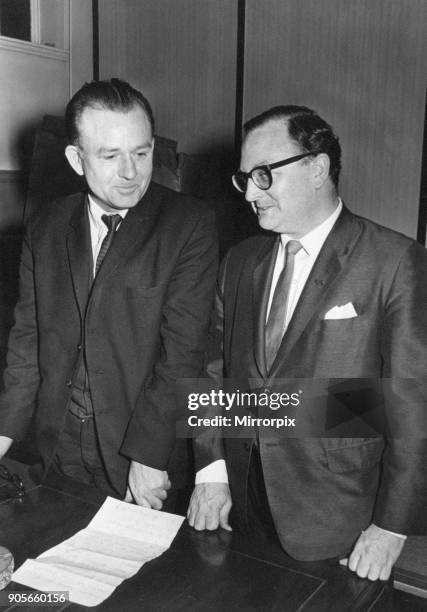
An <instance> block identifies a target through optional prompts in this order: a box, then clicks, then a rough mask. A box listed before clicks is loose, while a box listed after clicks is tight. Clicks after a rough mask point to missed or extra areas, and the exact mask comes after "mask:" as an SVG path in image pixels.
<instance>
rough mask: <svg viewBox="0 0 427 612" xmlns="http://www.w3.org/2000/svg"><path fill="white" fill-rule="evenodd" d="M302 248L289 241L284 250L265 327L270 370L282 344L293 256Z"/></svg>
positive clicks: (267, 361) (267, 358)
mask: <svg viewBox="0 0 427 612" xmlns="http://www.w3.org/2000/svg"><path fill="white" fill-rule="evenodd" d="M301 248H302V246H301V243H300V242H298V240H290V241H289V242H288V243H287V244H286V248H285V264H284V266H283V270H282V271H281V273H280V276H279V279H278V281H277V284H276V288H275V290H274V295H273V299H272V302H271V307H270V313H269V315H268V320H267V323H266V326H265V358H266V363H267V369H268V370H270V369H271V366H272V365H273V362H274V360H275V359H276V355H277V352H278V350H279V347H280V344H281V342H282V337H283V330H284V326H285V317H286V310H287V307H288V300H289V289H290V287H291V282H292V276H293V273H294V263H295V255H296V254H297V253H298V251H299V250H300V249H301Z"/></svg>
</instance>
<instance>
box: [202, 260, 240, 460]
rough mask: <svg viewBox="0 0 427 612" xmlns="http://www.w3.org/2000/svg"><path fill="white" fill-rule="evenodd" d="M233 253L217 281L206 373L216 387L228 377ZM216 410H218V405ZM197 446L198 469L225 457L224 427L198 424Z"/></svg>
mask: <svg viewBox="0 0 427 612" xmlns="http://www.w3.org/2000/svg"><path fill="white" fill-rule="evenodd" d="M230 252H231V251H229V252H228V254H227V255H226V256H225V258H224V260H223V261H222V263H221V267H220V271H219V275H218V280H217V283H216V290H215V302H214V309H213V312H212V316H211V325H210V330H209V338H208V350H207V356H206V365H205V373H206V376H208V377H209V379H210V380H211V381H212V386H213V387H216V388H221V387H222V386H223V379H224V287H225V279H226V273H227V266H228V261H229V258H230ZM215 410H216V411H218V408H216V409H215ZM215 410H214V412H215ZM216 413H217V412H215V414H216ZM203 416H209V415H208V414H207V411H204V413H203ZM212 416H214V415H212ZM193 448H194V460H195V468H196V472H198V471H199V470H201V469H203V468H205V467H207V466H208V465H210V464H211V463H213V462H214V461H217V460H218V459H224V457H225V453H224V445H223V441H222V437H221V430H220V429H219V428H215V427H212V426H209V427H198V428H197V429H195V434H194V438H193Z"/></svg>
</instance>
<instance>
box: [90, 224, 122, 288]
mask: <svg viewBox="0 0 427 612" xmlns="http://www.w3.org/2000/svg"><path fill="white" fill-rule="evenodd" d="M101 219H102V220H103V221H104V223H105V225H106V226H107V227H108V233H107V235H106V236H105V238H104V240H103V241H102V244H101V248H100V249H99V253H98V257H97V258H96V266H95V276H96V275H97V274H98V270H99V268H100V267H101V264H102V262H103V260H104V257H105V256H106V254H107V251H108V249H109V248H110V246H111V243H112V242H113V240H114V236H115V235H116V229H117V228H118V226H119V225H120V223H121V222H122V220H123V219H122V217H121V216H120V215H102V217H101Z"/></svg>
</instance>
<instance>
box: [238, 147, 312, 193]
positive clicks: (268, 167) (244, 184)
mask: <svg viewBox="0 0 427 612" xmlns="http://www.w3.org/2000/svg"><path fill="white" fill-rule="evenodd" d="M309 155H316V153H314V152H313V151H310V153H301V154H300V155H294V156H293V157H288V158H287V159H282V160H281V161H278V162H275V163H274V164H265V165H263V166H255V168H252V170H251V171H250V172H243V170H237V172H235V173H234V174H233V176H232V180H233V185H234V186H235V188H236V189H237V190H238V191H241V192H242V193H245V191H246V189H247V188H248V180H249V179H252V180H253V182H254V183H255V185H256V186H257V187H258V188H259V189H262V190H263V191H265V190H266V189H270V187H271V185H272V183H273V176H272V174H271V171H272V170H274V168H281V167H282V166H287V165H288V164H293V163H294V162H297V161H299V160H300V159H304V157H308V156H309Z"/></svg>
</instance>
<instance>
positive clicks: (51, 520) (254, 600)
mask: <svg viewBox="0 0 427 612" xmlns="http://www.w3.org/2000/svg"><path fill="white" fill-rule="evenodd" d="M5 463H7V465H8V467H9V468H10V469H11V470H12V469H13V470H14V471H15V472H17V473H19V474H20V476H21V477H22V478H23V480H24V483H25V485H26V487H27V494H26V496H25V498H24V499H23V500H22V501H18V500H14V501H9V502H3V503H1V504H0V534H1V535H0V544H1V545H2V546H6V547H7V548H9V549H10V550H11V551H12V553H13V555H14V557H15V565H16V567H18V566H20V565H21V564H22V563H23V562H24V561H25V559H27V558H28V557H32V558H34V557H36V556H37V555H39V554H40V553H41V552H43V551H44V550H46V549H48V548H51V547H52V546H54V545H55V544H58V543H59V542H60V541H62V540H64V539H66V538H68V537H70V536H71V535H73V534H74V533H75V532H76V531H78V530H79V529H82V528H83V527H85V526H86V525H87V523H88V522H89V521H90V520H91V518H92V517H93V516H94V515H95V513H96V512H97V510H98V508H99V506H100V505H101V503H102V502H103V500H104V496H103V495H102V494H100V493H99V492H98V491H96V490H94V489H91V488H89V487H87V486H85V485H81V484H79V483H75V482H72V481H66V482H64V481H60V480H59V479H57V478H51V479H50V480H49V481H48V482H47V483H44V484H43V485H36V484H35V483H34V482H33V481H32V479H31V478H30V477H29V476H28V468H27V467H26V466H23V465H20V464H16V463H14V462H11V461H6V462H5ZM6 590H17V591H29V590H31V589H29V588H28V587H23V586H22V585H18V584H16V583H11V584H10V585H8V587H7V589H6ZM392 596H393V591H392V589H390V588H389V587H386V586H385V585H384V584H383V583H380V582H375V583H373V582H370V581H368V580H362V579H360V578H358V577H357V576H355V575H354V574H353V573H352V572H350V571H348V570H347V569H345V568H343V567H341V566H339V565H336V564H333V565H332V564H328V563H323V562H322V563H299V562H296V561H293V560H292V559H290V558H289V557H287V556H286V555H285V554H284V553H283V551H282V550H281V549H280V548H278V547H276V546H275V545H274V544H271V543H268V542H265V541H263V542H261V541H256V540H255V539H254V538H250V537H248V536H243V535H242V534H239V533H237V532H233V533H232V534H230V533H228V532H225V531H222V530H219V531H217V532H213V533H209V532H201V533H198V532H195V531H194V530H192V529H190V528H189V527H188V525H187V524H186V523H184V525H183V526H182V528H181V529H180V531H179V532H178V535H177V537H176V538H175V540H174V542H173V543H172V546H171V548H170V549H169V550H168V551H167V552H166V553H165V554H163V555H162V556H161V557H159V558H157V559H155V560H153V561H151V562H150V563H147V564H146V565H144V566H143V567H142V568H141V570H140V571H139V572H138V573H137V574H136V575H135V576H134V577H132V578H130V579H129V580H126V581H125V582H123V583H122V584H121V585H120V586H119V587H118V588H117V589H116V591H114V593H113V594H112V596H111V597H110V598H108V599H107V600H106V601H105V602H104V603H103V604H101V605H100V606H98V607H97V608H83V607H82V606H78V605H76V604H72V603H69V604H65V605H64V604H63V605H62V606H57V607H51V606H50V607H49V608H47V607H46V609H48V610H64V609H66V610H67V612H72V611H74V610H75V611H76V612H77V611H78V610H84V609H87V610H111V611H114V612H117V611H122V610H126V611H133V610H135V611H136V610H138V611H141V610H144V612H146V611H151V610H153V611H156V612H157V611H159V610H165V611H167V612H168V611H175V610H177V611H178V610H182V611H185V612H187V611H188V610H195V611H196V610H197V611H200V612H202V611H205V610H206V611H207V610H209V611H211V612H212V611H215V610H218V611H219V610H221V611H223V610H224V611H228V610H239V611H240V610H262V611H267V610H281V611H289V612H291V611H296V610H303V611H304V612H322V611H328V612H334V611H336V612H338V611H339V612H344V611H346V610H348V611H350V610H351V611H352V612H356V611H366V610H370V609H373V610H376V611H378V612H379V611H380V610H385V609H388V610H390V609H395V610H400V608H396V607H395V608H391V607H390V597H392ZM374 603H375V607H374V608H373V607H372V606H373V605H374ZM378 605H387V607H386V608H385V607H383V608H381V607H377V606H378ZM3 609H4V610H8V609H10V608H3ZM15 609H16V608H15ZM29 609H30V607H24V606H21V607H19V610H21V611H22V610H29ZM31 609H33V608H31ZM38 609H42V608H41V607H39V608H38ZM409 609H410V610H411V612H413V611H414V610H416V608H413V607H412V608H408V610H409ZM402 610H403V608H402ZM420 610H421V608H420Z"/></svg>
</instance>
